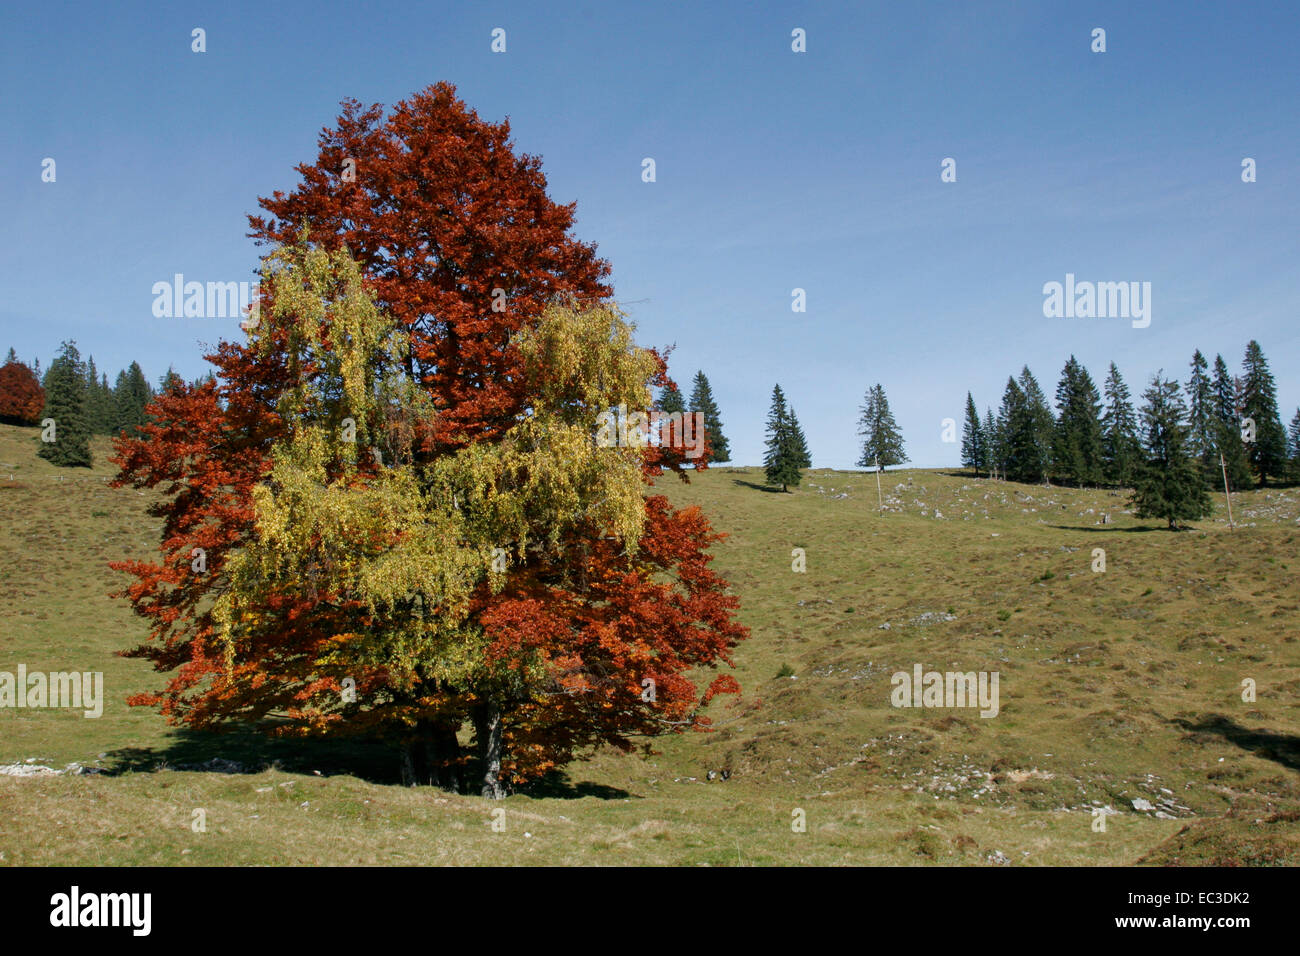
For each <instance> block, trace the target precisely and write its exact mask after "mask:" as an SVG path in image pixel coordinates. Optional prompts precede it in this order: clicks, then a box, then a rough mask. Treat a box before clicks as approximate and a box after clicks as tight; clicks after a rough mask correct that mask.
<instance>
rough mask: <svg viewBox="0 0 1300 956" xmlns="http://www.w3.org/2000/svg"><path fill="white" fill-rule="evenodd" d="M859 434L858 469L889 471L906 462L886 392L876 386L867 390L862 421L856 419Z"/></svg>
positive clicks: (901, 438) (900, 435)
mask: <svg viewBox="0 0 1300 956" xmlns="http://www.w3.org/2000/svg"><path fill="white" fill-rule="evenodd" d="M858 434H859V435H861V436H862V457H861V458H859V459H858V467H860V468H872V467H879V468H888V467H890V466H891V465H901V464H903V463H905V462H906V461H907V460H908V459H907V453H906V452H905V451H904V450H903V435H902V433H901V432H900V431H899V430H898V423H897V422H895V421H894V413H893V412H891V411H890V410H889V399H888V398H886V397H885V390H884V389H883V388H882V387H881V386H880V385H879V384H876V385H874V386H872V387H871V388H869V389H867V395H866V399H865V400H864V403H863V405H862V417H861V418H859V419H858Z"/></svg>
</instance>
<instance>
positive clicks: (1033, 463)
mask: <svg viewBox="0 0 1300 956" xmlns="http://www.w3.org/2000/svg"><path fill="white" fill-rule="evenodd" d="M1018 384H1019V386H1020V390H1021V392H1023V393H1024V396H1025V409H1026V412H1027V415H1028V423H1029V424H1028V428H1029V436H1031V445H1030V446H1027V448H1026V452H1027V455H1026V460H1025V467H1026V470H1025V472H1024V475H1023V477H1022V478H1021V479H1020V480H1021V481H1046V480H1047V479H1048V474H1049V470H1050V467H1051V461H1052V437H1053V435H1054V433H1055V431H1056V420H1055V419H1054V418H1053V417H1052V409H1051V408H1050V407H1049V406H1048V404H1047V396H1046V395H1044V394H1043V390H1042V388H1041V387H1040V386H1039V384H1038V380H1037V379H1036V378H1034V373H1033V372H1031V371H1029V366H1028V365H1026V366H1025V367H1024V368H1022V369H1021V370H1020V379H1019V381H1018ZM1022 437H1024V436H1022ZM1030 450H1032V455H1030V454H1028V452H1029V451H1030Z"/></svg>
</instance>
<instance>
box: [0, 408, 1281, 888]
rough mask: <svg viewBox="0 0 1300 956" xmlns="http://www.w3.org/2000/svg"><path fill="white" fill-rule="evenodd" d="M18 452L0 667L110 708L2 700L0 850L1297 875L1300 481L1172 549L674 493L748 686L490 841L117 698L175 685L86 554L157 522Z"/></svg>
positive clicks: (19, 444)
mask: <svg viewBox="0 0 1300 956" xmlns="http://www.w3.org/2000/svg"><path fill="white" fill-rule="evenodd" d="M36 435H37V431H36V430H35V429H19V428H13V427H9V426H0V509H2V511H3V515H4V524H3V530H0V671H14V670H16V668H17V665H18V664H19V663H24V664H26V665H27V667H28V669H29V670H31V671H37V670H41V671H51V670H68V669H77V670H99V671H103V672H104V674H105V680H106V684H107V697H108V700H107V702H106V704H105V707H104V715H103V717H102V718H100V719H98V720H91V719H85V718H83V717H82V716H81V715H80V713H79V712H70V711H60V710H11V709H0V769H3V770H4V772H3V773H0V807H2V808H3V810H2V811H0V862H4V863H15V864H123V863H125V864H135V863H151V864H187V863H196V864H226V863H234V864H253V863H271V864H273V863H281V862H283V863H323V864H348V863H406V864H410V863H435V864H436V863H497V864H501V863H531V862H537V863H550V864H555V863H600V864H622V863H631V864H716V865H735V864H738V863H739V864H752V863H760V864H764V863H766V864H771V863H790V864H799V863H823V864H835V863H882V864H902V865H910V864H927V863H940V864H979V865H996V864H1005V863H1011V864H1027V865H1043V864H1073V863H1085V864H1091V863H1096V864H1116V863H1155V864H1163V863H1181V864H1207V863H1216V864H1222V863H1245V864H1273V863H1290V864H1296V863H1300V838H1298V837H1297V833H1298V832H1300V826H1297V821H1300V693H1298V692H1300V641H1298V640H1297V638H1298V637H1300V587H1298V586H1297V584H1296V571H1297V569H1300V489H1294V488H1292V489H1283V490H1277V491H1275V490H1265V491H1253V492H1249V493H1246V494H1244V495H1241V496H1239V497H1235V498H1234V513H1235V516H1236V518H1237V520H1238V527H1237V529H1236V531H1234V532H1230V531H1229V530H1228V527H1227V521H1226V515H1225V514H1222V513H1220V514H1216V516H1215V517H1214V518H1212V519H1208V520H1205V521H1201V522H1198V523H1197V527H1196V529H1195V530H1194V531H1191V532H1186V533H1180V534H1171V533H1168V532H1166V531H1163V530H1161V529H1159V528H1158V527H1157V526H1156V525H1155V524H1154V523H1150V524H1148V523H1141V522H1138V521H1136V520H1134V519H1133V518H1132V517H1131V516H1130V515H1127V514H1125V513H1124V509H1125V504H1124V498H1122V497H1121V496H1119V495H1118V494H1115V493H1112V492H1107V491H1077V490H1072V489H1060V488H1047V487H1039V486H1026V485H1015V484H1008V483H1005V482H992V481H987V480H975V479H972V478H970V477H962V476H960V475H955V474H952V475H950V474H944V473H937V472H933V471H902V472H897V473H890V474H888V475H886V476H884V479H883V492H884V496H885V499H886V505H887V510H886V511H884V512H883V513H878V511H877V508H876V480H875V477H874V476H873V475H870V474H858V473H848V472H830V471H812V472H809V473H807V477H806V478H805V480H804V483H803V485H802V486H801V487H800V488H799V489H798V490H797V491H796V492H794V493H793V494H788V495H784V494H779V493H774V492H772V491H769V490H767V489H765V488H764V487H763V486H762V482H761V475H760V474H759V472H758V471H757V470H754V469H728V468H716V469H713V470H710V471H709V472H707V473H706V474H704V475H700V476H696V477H694V478H693V479H692V481H691V483H690V484H689V485H679V484H678V483H677V482H676V481H675V480H673V481H669V480H667V479H665V480H664V482H663V487H664V490H665V492H666V493H667V494H669V495H670V497H671V498H672V499H673V500H674V501H675V502H677V503H678V504H681V505H684V504H688V503H698V504H700V505H701V506H702V507H703V508H704V510H705V512H706V513H707V514H708V515H709V516H710V518H711V519H712V521H713V523H714V525H715V526H716V527H717V528H719V529H720V530H722V531H725V532H727V533H729V535H730V537H729V538H728V539H727V541H726V542H724V543H723V544H722V545H721V546H719V547H718V549H717V551H716V555H717V557H716V566H717V567H718V568H719V569H720V570H721V571H722V572H723V573H724V575H725V576H726V577H727V578H728V579H729V580H730V581H731V583H732V586H733V588H734V590H735V592H736V593H737V594H738V595H739V596H740V598H741V600H742V618H743V620H744V622H745V623H746V624H747V625H748V626H749V627H750V628H751V629H752V633H753V636H752V639H751V640H750V641H748V642H747V643H746V644H745V645H743V646H742V647H741V649H740V651H739V652H738V655H737V667H736V671H735V675H736V677H737V678H738V679H739V680H740V682H741V684H742V686H743V687H744V690H745V693H744V696H743V699H741V700H740V701H738V702H736V701H733V700H731V699H720V700H719V702H718V704H717V705H715V709H714V717H715V720H716V721H717V724H718V729H717V730H716V731H715V732H713V733H710V734H688V735H683V736H678V737H673V738H671V739H666V740H662V741H660V742H658V743H657V744H656V747H657V750H658V753H657V754H655V755H654V756H652V757H649V758H642V757H639V756H622V755H619V754H614V753H601V754H597V755H595V756H594V757H593V759H591V760H589V761H587V762H583V763H579V764H576V765H574V766H572V767H570V768H569V772H568V774H567V777H566V778H565V779H557V780H555V781H553V782H550V783H548V784H547V785H546V786H544V787H539V788H537V789H536V790H535V791H534V792H531V793H526V794H517V795H515V796H512V797H510V798H509V799H508V800H506V801H504V804H503V806H504V810H505V814H506V816H505V829H504V831H502V832H497V831H495V830H494V829H493V828H492V826H491V822H492V817H491V812H492V810H493V809H494V808H495V805H489V804H487V803H485V802H483V801H481V800H479V799H476V798H469V797H457V796H451V795H446V794H442V793H438V792H435V791H428V790H417V789H406V788H402V787H400V786H397V785H396V784H395V782H394V780H393V777H394V771H395V769H396V763H395V759H394V757H393V755H392V754H390V753H388V752H386V751H384V750H382V749H380V748H375V747H365V746H361V745H336V744H330V745H314V746H312V747H307V748H304V747H301V746H298V747H287V746H285V745H272V744H269V743H266V742H263V741H259V740H249V739H247V738H246V737H243V736H241V735H234V736H211V735H202V736H196V735H193V734H189V733H185V732H182V731H179V730H177V729H175V728H169V727H167V726H166V725H165V724H164V723H163V721H162V719H161V718H160V717H158V716H157V714H156V713H154V712H152V711H148V710H143V709H138V708H136V709H132V708H128V707H127V706H126V704H125V698H126V697H127V696H129V695H130V694H132V693H136V692H139V691H141V690H144V689H147V688H154V687H157V686H159V684H160V683H161V681H162V680H163V678H162V676H161V675H157V674H154V673H153V672H152V671H151V670H150V669H149V667H148V665H147V664H144V663H142V662H138V661H131V660H125V659H122V658H120V657H117V656H115V655H114V652H115V651H117V650H120V649H122V648H126V647H129V646H131V645H133V644H135V643H138V642H139V641H140V640H141V639H142V638H143V636H144V627H143V624H142V622H141V621H139V620H138V619H136V618H135V617H133V615H132V614H131V613H130V612H129V610H128V607H127V605H126V604H125V602H123V601H120V600H113V599H111V598H110V597H109V596H108V594H109V592H110V591H112V590H114V589H115V588H116V587H118V586H120V583H121V580H122V579H121V578H120V577H119V576H118V575H116V574H114V573H112V572H110V571H108V569H107V568H106V566H105V565H106V562H107V561H109V560H113V559H117V558H121V557H130V556H146V555H149V554H151V553H152V552H153V550H154V548H155V547H156V543H157V532H158V524H159V522H158V521H157V520H156V519H152V518H149V517H147V516H146V515H145V513H144V508H145V505H146V503H147V501H148V499H147V497H146V496H145V495H143V494H141V493H138V492H135V491H132V490H117V491H114V490H111V489H109V488H108V487H107V484H106V481H105V480H104V479H105V478H106V477H107V476H108V475H109V474H110V473H111V469H110V468H109V467H108V466H107V465H106V464H105V463H104V457H105V453H106V450H107V449H106V445H105V444H104V443H102V442H99V443H97V445H96V448H95V451H96V466H95V467H94V468H93V469H90V470H87V469H76V470H73V469H57V468H54V467H53V466H50V465H48V464H47V463H46V462H44V461H42V460H41V459H39V458H37V457H36V455H35V450H36ZM1218 504H1219V506H1220V511H1222V496H1221V495H1220V496H1218ZM1103 514H1106V515H1109V516H1110V521H1109V522H1108V523H1104V524H1103V523H1102V517H1101V516H1102V515H1103ZM795 548H802V549H804V552H805V554H806V562H807V570H806V572H805V573H797V572H795V571H793V570H792V568H791V564H792V555H791V552H792V549H795ZM1094 548H1103V549H1104V550H1105V559H1106V570H1105V572H1104V573H1098V572H1094V571H1093V570H1092V567H1093V549H1094ZM917 663H919V664H921V665H923V666H924V668H925V669H926V670H931V669H935V670H960V671H972V670H973V671H997V672H998V673H999V675H1000V698H1001V700H1000V705H1001V709H1000V713H999V714H998V716H997V717H994V718H990V719H983V718H981V717H980V716H979V714H978V712H977V711H974V710H960V709H899V708H894V707H892V706H891V704H890V690H891V685H890V675H891V674H893V673H894V672H895V671H908V672H910V671H911V670H912V668H913V665H914V664H917ZM778 675H781V676H778ZM1245 678H1250V679H1253V680H1254V681H1255V682H1256V684H1257V688H1258V689H1257V694H1258V699H1257V700H1256V701H1254V702H1253V703H1247V702H1243V700H1242V692H1241V685H1242V681H1243V679H1245ZM69 765H73V766H72V767H71V768H69ZM41 767H48V768H50V770H48V771H41V770H39V768H41ZM16 768H21V769H16ZM79 768H89V769H100V770H103V771H105V772H102V773H89V772H79ZM723 769H725V770H728V771H729V772H730V778H729V779H728V780H726V781H723V780H721V779H716V780H713V781H708V780H707V779H706V774H707V772H708V771H709V770H719V771H720V770H723ZM55 771H64V772H57V773H56V772H55ZM19 774H22V775H19ZM1135 800H1137V801H1138V806H1139V807H1146V806H1148V805H1149V806H1150V809H1135V807H1134V801H1135ZM1142 801H1146V803H1143V802H1142ZM1098 807H1108V808H1109V809H1110V810H1111V811H1114V812H1113V814H1109V815H1107V817H1106V821H1107V826H1106V831H1105V832H1094V829H1093V820H1094V815H1093V809H1094V808H1098ZM796 809H798V810H802V811H803V813H804V815H805V816H806V820H807V826H806V832H802V833H798V832H793V831H792V828H791V820H792V814H793V813H794V812H795V811H796ZM196 810H202V811H204V815H205V819H206V832H201V833H196V832H194V831H193V829H192V828H191V822H192V821H193V820H194V819H195V811H196Z"/></svg>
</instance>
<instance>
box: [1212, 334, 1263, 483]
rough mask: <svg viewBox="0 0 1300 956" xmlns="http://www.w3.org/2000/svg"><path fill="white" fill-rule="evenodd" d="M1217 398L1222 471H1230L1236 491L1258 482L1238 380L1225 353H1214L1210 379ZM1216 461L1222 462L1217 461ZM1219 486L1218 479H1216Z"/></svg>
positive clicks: (1217, 437) (1217, 445)
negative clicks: (1243, 427)
mask: <svg viewBox="0 0 1300 956" xmlns="http://www.w3.org/2000/svg"><path fill="white" fill-rule="evenodd" d="M1210 391H1211V393H1212V394H1213V401H1214V426H1213V431H1214V444H1215V451H1216V453H1217V455H1216V458H1217V457H1218V456H1222V458H1221V465H1220V467H1221V472H1220V477H1222V473H1223V472H1225V471H1226V472H1227V480H1228V487H1229V488H1230V489H1231V490H1233V491H1239V490H1240V489H1242V488H1249V487H1250V486H1251V485H1252V484H1254V478H1253V476H1252V475H1251V473H1250V462H1249V461H1248V460H1247V458H1246V446H1245V444H1244V443H1243V442H1242V440H1241V417H1242V416H1241V410H1240V408H1239V406H1238V404H1237V383H1236V380H1235V379H1233V377H1232V376H1231V375H1230V374H1229V373H1228V365H1227V363H1226V362H1224V361H1223V356H1222V355H1216V356H1215V357H1214V377H1213V380H1212V381H1211V383H1210ZM1216 464H1220V462H1218V461H1216ZM1215 486H1216V487H1217V486H1218V482H1215Z"/></svg>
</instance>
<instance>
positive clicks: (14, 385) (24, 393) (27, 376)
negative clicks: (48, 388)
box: [0, 349, 45, 425]
mask: <svg viewBox="0 0 1300 956" xmlns="http://www.w3.org/2000/svg"><path fill="white" fill-rule="evenodd" d="M9 351H10V355H11V356H12V354H13V349H10V350H9ZM44 407H45V390H44V389H42V388H41V383H40V381H38V380H37V378H36V373H35V372H33V371H32V370H31V369H30V368H28V367H27V366H26V365H24V364H23V363H22V362H19V361H18V359H17V358H15V357H11V358H10V359H9V361H7V362H5V364H4V365H3V366H0V422H4V423H5V424H6V425H35V424H37V423H38V422H39V421H40V420H41V409H42V408H44Z"/></svg>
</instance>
